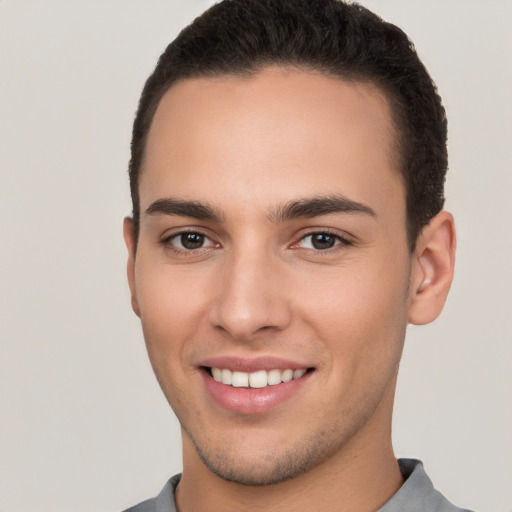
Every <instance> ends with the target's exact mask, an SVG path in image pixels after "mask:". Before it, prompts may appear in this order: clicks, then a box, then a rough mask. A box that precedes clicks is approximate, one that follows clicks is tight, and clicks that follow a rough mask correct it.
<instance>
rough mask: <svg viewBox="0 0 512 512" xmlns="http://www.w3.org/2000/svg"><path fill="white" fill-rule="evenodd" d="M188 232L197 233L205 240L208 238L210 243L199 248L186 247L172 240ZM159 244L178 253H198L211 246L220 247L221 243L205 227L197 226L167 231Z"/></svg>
mask: <svg viewBox="0 0 512 512" xmlns="http://www.w3.org/2000/svg"><path fill="white" fill-rule="evenodd" d="M186 234H197V235H200V236H202V237H204V238H205V240H208V241H209V242H210V243H209V244H208V245H205V246H202V247H198V248H197V249H186V248H184V247H183V248H182V247H179V246H177V245H175V244H173V243H171V241H172V240H173V239H175V238H178V237H181V236H182V235H186ZM158 245H161V246H162V247H163V248H164V249H166V250H169V251H173V252H175V253H177V254H186V255H188V254H196V253H198V252H199V251H203V250H205V249H210V248H212V247H213V248H218V247H220V243H218V242H216V241H215V240H214V238H213V237H212V236H210V235H209V234H207V233H206V232H205V230H204V229H201V228H196V227H193V226H191V227H188V228H177V229H175V230H172V231H171V232H167V233H165V234H164V235H163V236H162V237H161V238H160V239H159V240H158Z"/></svg>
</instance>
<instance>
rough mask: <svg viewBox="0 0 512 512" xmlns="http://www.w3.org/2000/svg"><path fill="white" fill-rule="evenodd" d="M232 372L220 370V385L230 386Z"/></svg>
mask: <svg viewBox="0 0 512 512" xmlns="http://www.w3.org/2000/svg"><path fill="white" fill-rule="evenodd" d="M232 375H233V372H232V371H231V370H222V384H228V385H231V381H232Z"/></svg>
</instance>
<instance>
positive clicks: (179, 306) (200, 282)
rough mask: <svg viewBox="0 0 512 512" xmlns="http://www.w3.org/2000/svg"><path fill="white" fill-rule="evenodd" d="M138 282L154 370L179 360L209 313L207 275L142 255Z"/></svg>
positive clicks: (146, 336) (147, 343) (142, 313)
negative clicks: (146, 259)
mask: <svg viewBox="0 0 512 512" xmlns="http://www.w3.org/2000/svg"><path fill="white" fill-rule="evenodd" d="M136 284H137V299H138V302H139V307H140V311H141V322H142V328H143V331H144V338H145V340H146V345H147V349H148V352H149V356H150V359H151V362H152V364H153V366H154V367H155V371H158V368H159V367H163V366H167V365H175V364H176V365H177V364H179V362H182V361H183V360H184V356H185V354H186V351H187V347H188V346H189V342H190V340H191V339H193V337H194V334H195V333H196V332H197V329H198V326H199V325H200V324H201V321H202V319H204V318H205V315H206V311H207V301H206V290H207V288H208V282H207V280H205V276H202V275H200V273H199V272H194V270H187V272H185V271H184V270H183V269H180V268H178V269H176V268H173V267H171V266H169V265H165V264H158V263H154V262H153V263H151V262H149V261H148V262H147V263H146V262H144V261H143V260H142V258H141V260H140V263H139V266H138V267H137V268H136Z"/></svg>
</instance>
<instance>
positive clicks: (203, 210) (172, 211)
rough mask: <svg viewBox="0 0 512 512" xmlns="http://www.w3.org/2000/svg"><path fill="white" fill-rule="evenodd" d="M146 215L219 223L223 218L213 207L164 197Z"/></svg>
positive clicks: (152, 205)
mask: <svg viewBox="0 0 512 512" xmlns="http://www.w3.org/2000/svg"><path fill="white" fill-rule="evenodd" d="M145 214H146V215H178V216H180V217H190V218H192V219H198V220H211V221H215V222H219V221H221V220H222V219H223V218H224V216H223V215H222V214H221V212H219V211H217V210H216V209H215V208H214V207H213V206H210V205H209V204H207V203H202V202H199V201H184V200H182V199H173V198H171V197H165V198H163V199H157V200H156V201H155V202H153V203H152V204H151V205H150V206H149V208H148V209H147V210H146V212H145Z"/></svg>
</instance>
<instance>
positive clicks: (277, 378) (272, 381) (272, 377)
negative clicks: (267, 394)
mask: <svg viewBox="0 0 512 512" xmlns="http://www.w3.org/2000/svg"><path fill="white" fill-rule="evenodd" d="M267 382H268V384H269V386H275V385H276V384H281V370H270V371H269V372H268V375H267Z"/></svg>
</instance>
